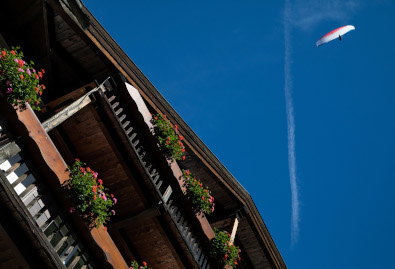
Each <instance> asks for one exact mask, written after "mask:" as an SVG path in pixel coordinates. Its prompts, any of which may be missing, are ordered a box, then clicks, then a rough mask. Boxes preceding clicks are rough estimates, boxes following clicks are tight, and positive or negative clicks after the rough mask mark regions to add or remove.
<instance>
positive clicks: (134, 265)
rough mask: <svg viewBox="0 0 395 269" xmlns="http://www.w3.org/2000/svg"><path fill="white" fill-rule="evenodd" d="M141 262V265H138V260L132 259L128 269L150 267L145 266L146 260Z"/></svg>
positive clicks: (147, 268)
mask: <svg viewBox="0 0 395 269" xmlns="http://www.w3.org/2000/svg"><path fill="white" fill-rule="evenodd" d="M142 264H143V265H139V264H138V262H136V261H132V264H131V265H130V267H129V269H150V268H149V267H148V266H147V263H146V262H143V263H142Z"/></svg>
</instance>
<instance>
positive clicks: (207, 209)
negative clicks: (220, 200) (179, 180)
mask: <svg viewBox="0 0 395 269" xmlns="http://www.w3.org/2000/svg"><path fill="white" fill-rule="evenodd" d="M182 173H183V175H184V178H185V183H186V187H187V195H188V197H189V199H191V201H192V204H193V206H194V207H195V208H196V209H198V210H200V211H201V212H203V213H206V214H210V213H212V212H214V206H215V204H214V197H213V196H211V194H210V191H209V190H208V189H205V188H203V184H202V183H201V182H200V180H198V179H196V178H195V177H193V176H192V174H191V172H189V170H184V169H183V170H182Z"/></svg>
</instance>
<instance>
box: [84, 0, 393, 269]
mask: <svg viewBox="0 0 395 269" xmlns="http://www.w3.org/2000/svg"><path fill="white" fill-rule="evenodd" d="M83 2H84V4H85V5H86V6H87V7H88V8H89V9H90V11H91V12H92V13H93V14H94V15H95V16H96V18H97V19H98V20H99V21H100V22H101V23H102V25H103V26H104V27H105V28H106V29H107V31H108V32H109V33H110V34H111V35H112V37H113V38H114V39H115V40H116V41H117V42H118V43H119V44H120V46H121V47H122V48H123V50H124V51H125V52H126V53H127V54H128V55H129V56H130V58H131V59H132V60H133V61H134V62H135V63H136V64H137V66H138V67H139V68H140V69H141V70H142V72H143V73H144V74H145V75H146V76H147V77H148V79H149V80H150V81H151V82H152V83H153V84H154V85H155V86H156V87H157V89H158V90H159V91H160V92H161V93H162V94H163V96H164V97H165V98H166V99H167V100H168V101H169V102H170V104H171V105H172V106H173V107H174V108H175V109H176V111H177V112H178V113H179V114H180V115H181V116H182V117H183V118H184V120H185V121H186V122H187V123H188V124H189V125H190V126H191V128H192V129H193V130H194V131H195V132H196V133H197V134H198V135H199V137H200V138H201V139H202V140H203V141H204V142H205V143H206V145H207V146H208V147H209V148H210V149H211V150H212V151H213V152H214V154H216V156H217V157H218V158H219V159H220V160H221V161H222V162H223V164H224V165H225V166H226V167H227V168H228V169H229V171H230V172H231V173H232V174H233V175H234V176H235V177H236V178H237V179H238V180H239V181H240V183H241V184H242V185H243V186H244V187H245V188H246V189H247V190H248V191H249V192H250V194H251V195H252V197H253V199H254V201H255V203H256V205H257V207H258V209H259V211H260V213H261V215H262V217H263V219H264V221H265V223H266V225H267V226H268V228H269V231H270V233H271V235H272V237H273V239H274V241H275V243H276V245H277V247H278V249H279V250H280V252H281V254H282V256H283V258H284V260H285V262H286V264H287V266H288V268H301V269H310V268H311V269H317V268H322V269H324V268H369V269H370V268H395V255H394V253H395V229H394V227H395V214H394V212H395V199H394V194H395V180H394V171H395V169H394V167H395V157H394V153H395V142H394V137H395V105H394V104H395V87H394V82H393V81H394V78H395V51H394V43H395V37H394V31H395V18H394V12H395V1H385V0H382V1H356V0H344V1H340V0H321V1H310V0H307V1H306V0H305V1H300V0H292V1H287V3H285V2H282V1H167V2H166V3H163V2H162V1H141V2H134V1H98V0H95V1H93V0H89V1H88V0H84V1H83ZM286 5H287V7H288V11H289V12H288V13H284V10H285V6H286ZM284 15H285V17H284ZM347 24H352V25H354V26H355V28H356V30H355V31H352V32H350V33H348V34H347V35H345V36H344V38H343V40H342V41H338V40H334V41H332V42H331V43H328V44H326V45H323V46H321V47H319V48H317V47H316V46H315V43H316V41H317V39H318V38H320V37H321V36H322V35H324V34H325V33H327V32H329V31H331V30H333V29H335V28H338V27H340V26H343V25H347ZM285 26H286V27H288V32H287V34H285V32H284V30H285V28H286V27H285ZM286 37H287V42H285V38H286ZM286 48H288V49H289V54H288V56H287V58H286V57H285V52H286ZM287 65H288V68H289V69H287V70H288V71H287V72H288V74H287V75H286V74H285V72H284V69H285V66H287ZM286 79H288V82H287V83H285V81H286ZM286 87H288V90H289V92H290V93H291V99H290V104H291V105H292V106H293V113H292V117H293V120H294V127H295V128H294V135H295V139H293V140H292V143H294V144H293V145H294V157H295V164H296V165H295V169H294V170H293V169H292V168H291V169H290V167H289V164H288V160H289V158H290V154H289V152H288V145H289V144H288V143H289V142H288V137H289V124H288V123H289V117H290V115H287V112H286V98H285V88H286ZM287 119H288V123H287ZM291 155H292V154H291ZM290 170H291V173H290ZM290 174H291V175H292V174H294V175H295V179H296V182H297V189H298V190H297V194H298V199H297V200H298V202H299V207H298V212H297V213H298V216H299V217H298V218H297V219H293V218H294V217H295V207H294V212H293V211H292V201H291V187H290ZM293 213H294V215H293ZM292 220H294V221H296V222H292ZM295 223H297V225H298V229H297V227H295ZM292 231H293V232H294V234H293V236H291V232H292Z"/></svg>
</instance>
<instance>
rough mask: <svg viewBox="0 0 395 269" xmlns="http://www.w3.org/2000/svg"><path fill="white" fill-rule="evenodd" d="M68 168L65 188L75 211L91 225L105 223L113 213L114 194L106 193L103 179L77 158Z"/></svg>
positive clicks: (72, 209) (115, 200) (97, 225)
mask: <svg viewBox="0 0 395 269" xmlns="http://www.w3.org/2000/svg"><path fill="white" fill-rule="evenodd" d="M69 170H70V178H69V180H68V181H67V183H66V185H65V188H66V190H67V192H68V194H69V197H70V198H71V200H72V201H73V203H74V204H75V206H76V209H77V211H78V212H79V213H80V215H82V216H83V217H84V218H85V219H86V220H87V221H88V222H89V225H90V226H92V227H93V226H95V227H99V226H100V225H102V224H105V223H106V221H107V220H109V218H110V216H112V215H115V211H114V210H111V207H112V206H113V205H115V204H116V203H117V199H116V198H115V197H114V195H112V194H111V195H108V194H107V193H106V191H107V189H106V188H105V187H104V186H103V181H102V180H101V179H97V177H98V173H97V172H95V171H93V170H92V169H90V168H89V167H86V164H85V163H82V162H81V161H80V160H79V159H75V163H74V165H73V166H71V167H69ZM73 211H74V208H71V209H70V212H73ZM105 229H106V227H105Z"/></svg>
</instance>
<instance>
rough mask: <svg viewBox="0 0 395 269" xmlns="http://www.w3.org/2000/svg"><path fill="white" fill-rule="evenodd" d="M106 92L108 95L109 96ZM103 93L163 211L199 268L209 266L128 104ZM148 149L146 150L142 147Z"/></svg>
mask: <svg viewBox="0 0 395 269" xmlns="http://www.w3.org/2000/svg"><path fill="white" fill-rule="evenodd" d="M107 95H109V96H110V97H108V96H107ZM107 95H103V98H104V100H105V104H106V105H107V106H108V107H109V108H110V110H111V113H112V115H113V117H115V118H116V119H117V121H118V124H119V127H120V128H121V129H122V132H123V135H124V136H125V138H126V139H127V141H128V143H129V145H130V147H131V148H132V149H133V151H134V153H135V154H136V156H137V157H138V159H139V162H140V164H141V166H142V167H144V170H145V173H146V175H147V176H148V177H149V178H150V180H151V183H152V185H153V186H154V187H155V190H156V191H157V193H158V194H159V195H160V197H161V200H162V203H163V207H164V209H165V211H166V212H167V213H168V214H169V215H170V216H171V219H172V221H173V223H174V224H175V226H176V227H177V229H178V231H179V233H180V235H181V236H182V238H183V240H184V242H185V244H186V245H187V247H188V249H189V251H190V253H191V254H192V256H193V258H194V260H195V262H196V264H197V265H198V267H199V268H202V269H209V268H210V265H209V261H208V256H207V254H206V253H205V251H204V246H203V244H201V242H200V240H199V239H198V234H197V233H196V232H195V231H194V229H193V227H192V225H191V224H190V222H189V221H188V218H187V217H186V216H187V214H185V212H183V210H182V207H181V206H180V203H182V201H179V200H178V199H170V198H171V195H172V193H173V190H174V189H173V188H179V186H171V181H170V180H169V179H167V178H166V177H165V176H164V173H162V172H161V170H160V168H159V167H157V166H156V165H155V164H154V163H153V162H151V161H150V159H151V158H149V157H148V156H149V155H150V154H149V153H148V151H149V150H148V147H147V146H145V147H143V144H144V145H145V144H146V143H144V139H145V138H144V136H143V135H142V134H139V131H138V130H137V125H134V124H133V119H134V118H133V116H132V115H129V113H128V112H127V109H125V108H127V106H126V105H124V104H122V100H121V98H118V97H117V96H116V95H115V94H114V91H113V92H110V93H107ZM144 148H145V149H147V150H145V149H144Z"/></svg>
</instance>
